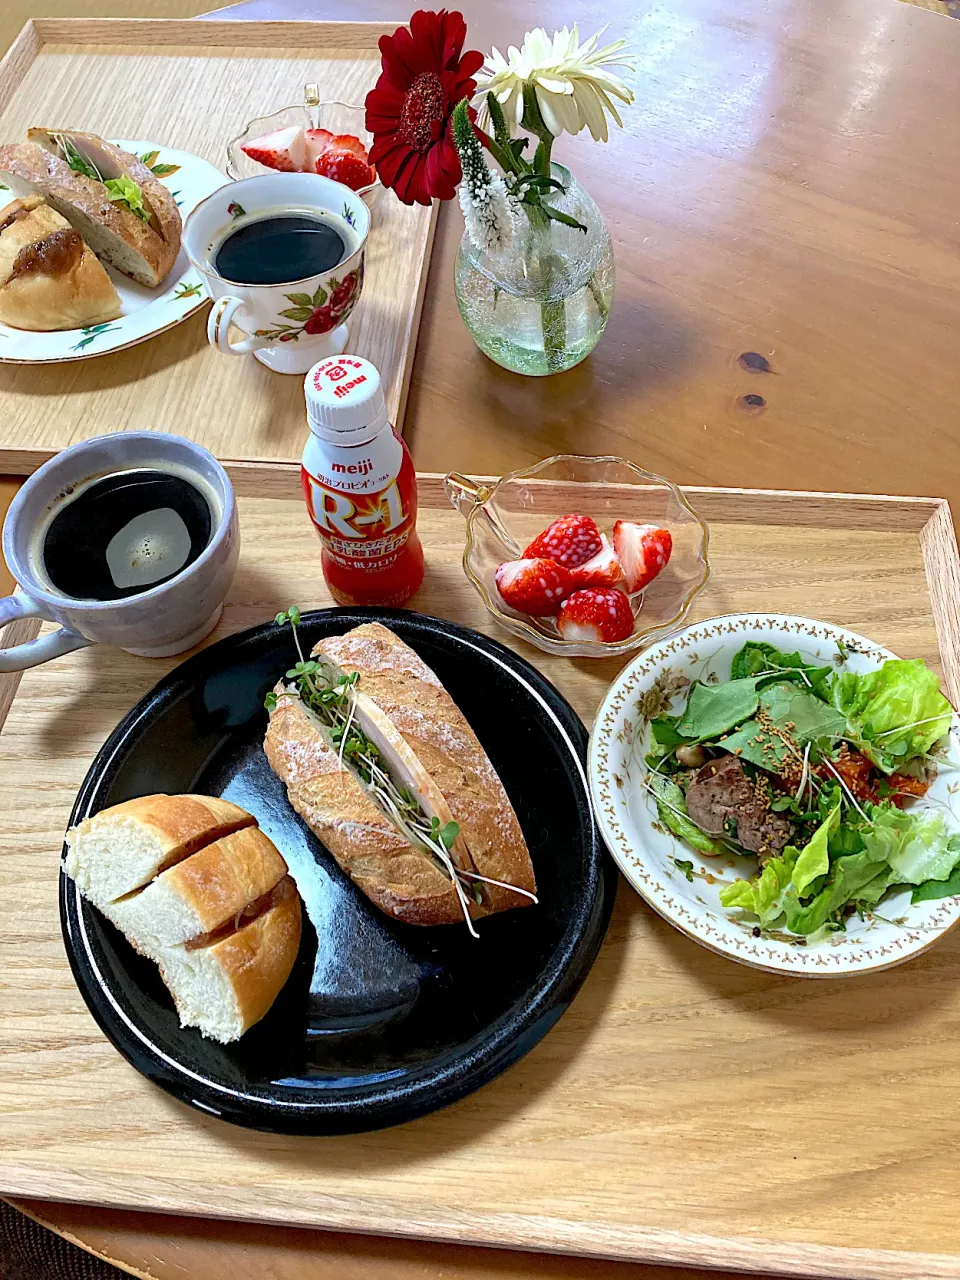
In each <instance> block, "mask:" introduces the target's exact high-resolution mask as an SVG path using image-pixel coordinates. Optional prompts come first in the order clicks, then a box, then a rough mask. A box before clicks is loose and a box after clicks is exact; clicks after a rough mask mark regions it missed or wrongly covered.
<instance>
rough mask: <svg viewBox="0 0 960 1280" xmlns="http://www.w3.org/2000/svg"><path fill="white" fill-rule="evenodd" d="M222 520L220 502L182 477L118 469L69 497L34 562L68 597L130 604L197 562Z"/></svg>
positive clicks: (42, 534)
mask: <svg viewBox="0 0 960 1280" xmlns="http://www.w3.org/2000/svg"><path fill="white" fill-rule="evenodd" d="M217 519H218V518H217V516H216V514H215V512H214V510H213V508H212V497H211V496H208V495H207V494H206V493H205V492H204V491H203V490H201V489H200V488H199V487H198V486H197V485H195V484H193V483H191V482H190V481H189V480H187V479H186V478H185V477H184V476H181V475H178V474H177V473H176V472H172V471H160V470H157V469H155V468H152V467H138V468H135V469H132V470H129V471H118V472H116V473H115V474H113V475H108V476H102V477H100V478H97V479H94V480H92V481H90V482H88V483H86V484H83V485H78V486H76V487H75V489H74V490H73V492H72V493H66V494H65V495H64V496H63V497H62V498H61V500H60V501H59V502H58V503H57V504H56V506H55V507H54V510H53V514H52V518H51V519H50V520H49V522H48V523H47V524H46V526H45V527H44V528H42V529H41V531H40V545H39V546H38V547H37V549H36V553H35V554H34V556H33V557H32V558H33V559H34V560H39V564H40V566H42V569H43V576H45V577H46V578H47V579H48V580H49V582H50V584H51V585H52V587H53V588H54V590H56V591H58V592H60V593H61V594H62V595H65V596H70V597H71V598H73V599H75V600H122V599H125V598H126V597H127V596H133V595H138V594H139V593H140V592H142V591H149V590H150V589H151V588H152V587H157V586H159V585H160V584H161V583H163V582H167V581H168V580H169V579H170V578H173V577H175V576H176V574H178V573H180V572H181V571H182V570H184V569H186V568H187V567H188V566H189V565H191V564H193V562H194V561H195V560H197V559H198V558H199V557H200V556H201V555H202V554H203V552H204V551H205V550H206V548H207V546H208V545H209V543H210V539H211V537H212V536H213V532H214V530H215V528H216V525H217Z"/></svg>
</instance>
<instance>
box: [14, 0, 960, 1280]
mask: <svg viewBox="0 0 960 1280" xmlns="http://www.w3.org/2000/svg"><path fill="white" fill-rule="evenodd" d="M463 7H464V8H465V10H466V14H467V18H468V21H469V23H470V32H471V40H470V43H471V44H472V45H474V46H476V47H479V48H487V47H488V46H489V45H490V44H492V43H498V44H500V45H501V46H503V45H505V44H506V43H509V42H510V41H511V40H518V39H519V37H520V36H521V35H522V32H523V30H524V29H525V28H526V27H528V26H530V25H535V24H543V25H546V26H548V27H549V26H552V25H556V26H559V25H562V24H563V23H564V22H568V21H570V20H571V19H572V18H574V17H576V18H578V19H579V21H580V23H581V27H582V29H584V30H585V31H591V30H592V29H594V27H596V26H599V25H601V24H602V23H603V22H606V21H609V22H611V26H612V34H614V35H621V34H623V35H626V36H627V37H628V38H629V39H631V41H632V42H633V43H634V44H635V45H636V46H637V48H638V50H639V56H638V59H637V74H636V77H635V79H634V84H635V89H636V92H637V105H636V106H635V107H634V108H633V109H632V110H631V111H630V112H629V114H628V115H627V117H626V123H627V129H626V131H625V132H624V133H622V134H616V135H614V136H613V138H612V140H611V143H610V145H609V146H608V147H606V148H604V147H599V146H595V145H592V144H589V143H586V144H584V143H582V142H581V141H580V140H573V141H571V140H568V139H564V140H563V142H562V143H561V144H560V145H559V148H558V154H559V155H560V157H561V158H564V159H569V160H570V161H571V163H573V164H574V165H575V166H576V169H577V172H578V175H579V176H580V177H581V179H582V180H583V182H584V184H585V185H586V186H587V188H588V189H589V190H590V191H591V193H592V194H593V195H594V196H595V198H596V199H597V201H598V203H599V205H600V207H601V209H602V210H603V211H604V213H605V215H606V217H607V220H608V223H609V225H610V228H611V233H612V235H613V238H614V242H615V247H616V256H617V268H618V280H617V299H616V303H615V307H614V311H613V315H612V317H611V323H610V328H609V331H608V333H607V334H606V335H605V337H604V339H603V341H602V342H601V344H600V346H599V347H598V348H597V350H596V352H595V353H594V355H593V356H592V357H591V359H590V360H589V361H588V362H587V363H586V364H584V365H583V366H581V367H580V368H579V369H576V370H573V371H571V372H570V373H568V374H565V375H562V376H560V377H557V378H552V379H549V380H525V379H522V378H519V377H517V376H515V375H512V374H508V373H505V372H504V371H502V370H499V369H498V368H496V367H495V366H493V365H492V364H490V363H489V362H488V361H487V360H486V359H485V358H484V357H483V356H482V355H480V354H479V353H478V352H477V351H476V349H475V348H474V347H473V345H472V343H471V340H470V338H469V336H468V335H467V333H466V331H465V330H464V329H463V326H462V324H461V322H460V319H459V316H458V315H457V312H456V305H455V301H454V298H453V290H452V264H453V258H454V255H455V252H456V245H457V242H458V240H459V235H460V229H461V222H460V218H459V214H458V212H457V211H456V210H455V209H453V208H446V209H444V210H443V213H442V216H441V219H440V226H439V230H438V237H437V243H436V247H435V251H434V258H433V265H432V270H431V276H430V280H429V284H428V292H427V298H426V303H425V307H424V315H423V323H422V327H421V333H420V341H419V345H418V352H417V359H416V364H415V368H414V375H413V381H412V386H411V394H410V400H409V405H408V412H407V426H408V438H409V439H410V440H411V443H412V445H413V449H414V454H415V458H416V461H417V464H418V466H419V467H420V468H421V469H430V470H445V469H447V468H450V467H456V468H457V469H459V470H465V471H478V472H479V471H488V472H499V471H502V470H505V469H508V468H510V467H512V466H521V465H524V464H525V463H528V462H530V461H532V460H534V459H536V458H539V457H542V456H544V455H546V454H549V453H552V452H556V451H561V450H571V451H575V452H590V453H599V452H607V451H609V452H616V453H624V454H626V455H628V456H630V457H632V458H634V459H635V460H636V461H638V462H641V463H643V464H644V465H646V466H648V467H650V468H651V469H653V470H659V471H663V472H665V473H666V474H668V475H670V476H671V477H672V478H674V479H676V480H679V481H684V482H703V483H714V484H734V485H736V484H739V485H750V486H769V487H785V486H786V487H791V488H799V487H806V488H812V489H816V488H823V489H838V488H842V489H851V490H860V491H879V492H901V493H934V494H942V495H944V496H946V497H948V498H949V499H951V501H954V502H960V455H958V453H957V448H956V446H957V436H958V426H960V422H958V414H957V410H956V407H955V405H956V401H957V393H958V391H960V369H958V363H957V360H956V338H955V335H956V332H957V322H958V319H960V255H958V251H957V221H956V209H957V208H958V207H960V166H958V165H957V160H956V141H955V137H956V135H955V129H954V128H953V122H955V120H956V119H957V115H958V110H957V108H958V96H960V87H958V86H960V81H958V76H957V69H958V65H960V24H958V23H955V22H951V21H949V20H946V19H944V18H942V17H940V16H939V15H937V14H935V13H930V12H925V11H923V10H921V9H916V8H910V7H908V6H905V5H902V4H900V3H899V2H898V0H639V3H636V2H635V3H633V4H627V3H625V0H621V3H618V4H615V5H611V4H610V3H606V4H601V3H599V0H583V2H582V3H580V4H578V5H577V6H576V9H575V11H574V10H571V9H570V7H569V5H565V4H560V3H559V2H558V0H509V2H508V0H483V2H482V3H481V0H469V3H467V4H465V5H464V6H463ZM405 13H406V11H405V10H403V8H402V6H401V7H400V8H399V9H398V7H397V4H396V0H355V3H354V4H353V5H352V6H351V16H352V17H357V18H370V19H380V18H398V19H402V18H403V17H404V16H405ZM218 16H224V15H222V14H220V15H218ZM227 16H231V17H234V16H236V17H251V18H304V17H312V18H323V17H337V16H342V6H341V5H340V4H339V2H338V0H251V2H250V3H248V4H245V5H240V6H237V7H236V8H235V9H233V10H231V11H229V14H228V15H227ZM745 357H749V358H745ZM756 357H762V359H757V358H756ZM757 366H760V367H761V370H762V371H758V370H757ZM39 386H40V384H39V382H38V388H39ZM918 1176H919V1174H918ZM25 1207H28V1208H29V1209H30V1211H31V1212H34V1213H36V1215H37V1216H39V1217H41V1218H42V1219H43V1220H45V1221H46V1222H47V1223H49V1224H50V1225H52V1226H53V1227H54V1228H55V1229H57V1230H61V1231H63V1232H64V1233H65V1234H67V1235H69V1236H71V1237H72V1238H74V1239H76V1240H78V1241H79V1242H80V1243H82V1244H83V1245H84V1246H85V1247H88V1248H91V1249H93V1250H94V1251H96V1252H99V1253H101V1255H102V1256H108V1257H112V1258H113V1259H114V1260H116V1261H117V1262H119V1263H120V1264H121V1265H124V1266H126V1267H128V1268H130V1269H132V1270H134V1271H137V1272H139V1273H141V1274H145V1275H150V1276H154V1277H157V1280H166V1278H167V1277H172V1276H174V1275H177V1276H182V1275H185V1274H186V1275H196V1276H204V1277H211V1280H219V1277H220V1276H221V1275H222V1276H224V1277H226V1276H228V1275H229V1276H230V1277H231V1278H232V1280H246V1277H247V1276H251V1277H252V1276H254V1275H257V1276H259V1275H264V1274H266V1275H271V1276H276V1277H277V1280H301V1277H306V1276H308V1275H309V1276H311V1277H325V1276H328V1275H329V1276H331V1277H333V1276H336V1277H338V1280H339V1278H340V1277H344V1280H349V1278H350V1277H352V1276H353V1275H354V1274H356V1275H358V1276H359V1275H361V1274H362V1275H364V1276H365V1277H366V1276H369V1277H371V1280H401V1278H402V1280H407V1278H408V1277H409V1278H410V1280H413V1277H417V1280H428V1278H429V1280H435V1278H436V1280H439V1277H440V1276H441V1275H443V1276H445V1277H467V1276H469V1277H473V1278H475V1280H481V1278H482V1280H487V1278H488V1277H490V1280H492V1278H493V1277H500V1278H501V1280H502V1278H509V1280H515V1278H516V1280H519V1277H521V1276H524V1277H525V1276H528V1275H533V1274H537V1275H540V1276H543V1277H545V1280H560V1278H561V1277H564V1278H565V1277H573V1276H578V1277H593V1278H596V1280H599V1278H600V1277H603V1280H615V1278H616V1280H626V1278H627V1277H629V1278H630V1280H661V1276H662V1277H663V1278H664V1280H665V1278H666V1277H667V1276H670V1277H672V1278H673V1280H687V1278H688V1277H689V1276H690V1275H692V1273H683V1272H672V1271H671V1272H662V1273H661V1272H660V1271H659V1269H656V1268H652V1269H651V1268H642V1267H633V1266H624V1265H619V1264H612V1263H601V1264H598V1263H589V1262H585V1261H576V1260H570V1259H557V1258H549V1257H545V1256H543V1257H541V1256H536V1257H534V1258H526V1257H523V1256H521V1255H514V1254H504V1253H500V1252H497V1251H487V1250H474V1251H471V1250H465V1249H460V1248H456V1247H451V1246H432V1245H425V1246H423V1247H419V1246H415V1245H412V1244H409V1243H407V1244H400V1243H397V1242H391V1241H379V1240H375V1239H372V1238H365V1237H364V1238H357V1239H346V1238H342V1237H337V1236H326V1235H314V1234H312V1233H304V1232H284V1231H279V1230H277V1229H273V1228H271V1229H263V1228H260V1227H249V1228H237V1227H235V1226H232V1225H231V1226H229V1227H225V1226H223V1225H221V1224H217V1223H212V1222H205V1221H201V1220H188V1221H184V1222H179V1221H172V1220H169V1219H162V1218H157V1217H151V1216H147V1215H131V1214H119V1213H115V1212H104V1211H100V1210H96V1209H90V1208H79V1207H77V1206H66V1205H52V1204H43V1205H31V1206H25ZM775 1264H776V1260H775V1259H771V1267H772V1269H773V1270H775V1269H776V1265H775Z"/></svg>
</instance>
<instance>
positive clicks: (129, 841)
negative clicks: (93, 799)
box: [63, 795, 255, 910]
mask: <svg viewBox="0 0 960 1280" xmlns="http://www.w3.org/2000/svg"><path fill="white" fill-rule="evenodd" d="M254 825H255V819H254V818H252V817H251V816H250V814H249V813H247V812H246V811H245V810H243V809H241V808H239V807H238V806H237V805H235V804H231V803H230V802H229V801H228V800H219V799H216V798H214V797H213V796H194V795H183V796H169V795H153V796H141V797H139V798H138V799H136V800H126V801H124V803H123V804H117V805H114V806H113V807H112V808H110V809H104V810H102V811H101V812H100V813H98V814H95V815H94V816H93V817H92V818H85V819H84V820H83V822H81V823H80V824H79V825H78V826H76V827H73V828H71V829H70V831H68V832H67V852H66V855H65V857H64V860H63V869H64V871H65V872H66V874H67V875H68V876H70V877H71V878H72V879H73V880H75V881H76V883H77V887H78V888H79V890H80V892H81V893H82V894H83V895H84V897H86V898H89V899H90V901H91V902H92V903H93V905H94V906H95V907H100V908H101V910H102V909H103V908H104V907H106V906H107V905H109V904H110V903H111V902H116V900H117V899H118V898H122V897H123V896H124V895H126V894H129V893H132V892H133V891H134V890H135V889H139V888H141V887H142V886H143V885H145V884H147V882H148V881H150V880H152V879H153V878H154V876H156V875H158V874H159V873H160V872H161V871H164V870H166V868H167V867H172V866H173V865H174V864H175V863H178V862H180V861H182V860H183V859H184V858H187V857H189V855H190V854H192V853H195V852H196V851H197V850H198V849H202V848H203V846H204V845H208V844H211V843H212V842H213V841H215V840H219V839H221V838H222V837H223V836H227V835H230V833H231V832H233V831H239V830H241V829H242V828H244V827H252V826H254Z"/></svg>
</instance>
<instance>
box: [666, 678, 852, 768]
mask: <svg viewBox="0 0 960 1280" xmlns="http://www.w3.org/2000/svg"><path fill="white" fill-rule="evenodd" d="M754 679H757V677H754ZM723 687H724V686H723V685H715V686H714V688H717V689H722V688H723ZM758 704H759V705H760V706H762V707H763V708H764V710H765V711H766V712H767V715H768V716H769V717H770V719H771V720H772V721H773V723H774V724H775V725H776V726H777V728H779V729H780V730H782V731H783V733H786V734H787V735H788V736H789V738H790V739H791V741H792V742H793V743H794V744H795V747H796V749H798V750H802V749H803V747H804V746H805V745H806V744H807V743H808V742H816V741H817V739H819V738H825V737H833V736H836V735H839V734H843V733H844V732H845V731H846V727H847V724H846V720H845V719H844V717H843V716H842V715H840V713H839V712H837V711H835V710H834V708H833V707H831V706H829V705H828V704H827V703H825V702H822V701H821V700H820V699H819V698H817V697H815V696H814V695H813V694H812V693H808V692H807V690H806V689H801V688H798V687H797V685H795V684H774V685H767V687H766V688H765V689H762V690H761V691H760V693H759V695H758ZM788 725H790V726H791V727H790V728H789V729H788V728H787V726H788ZM681 727H682V726H681ZM723 747H724V750H726V751H737V752H738V753H739V755H740V757H741V759H743V760H749V761H750V763H751V764H755V765H758V766H759V767H760V768H761V769H769V770H771V771H773V772H775V771H776V770H777V769H778V768H779V766H780V765H781V764H783V762H784V760H785V759H786V758H787V756H788V755H789V754H790V748H789V747H788V746H787V744H786V742H785V741H784V740H783V738H782V737H781V736H780V735H779V734H775V733H768V732H766V731H765V730H764V729H763V728H762V727H761V726H760V724H759V722H758V721H756V720H748V721H747V722H746V723H745V724H743V725H742V726H741V727H740V729H739V730H738V732H736V733H733V734H731V735H730V736H729V737H727V738H725V739H724V742H723Z"/></svg>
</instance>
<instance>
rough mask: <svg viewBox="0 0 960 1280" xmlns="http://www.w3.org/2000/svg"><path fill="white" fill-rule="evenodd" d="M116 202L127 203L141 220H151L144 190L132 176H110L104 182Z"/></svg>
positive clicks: (111, 197)
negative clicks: (144, 197)
mask: <svg viewBox="0 0 960 1280" xmlns="http://www.w3.org/2000/svg"><path fill="white" fill-rule="evenodd" d="M103 185H104V186H105V187H106V188H107V190H108V191H109V192H110V199H111V200H112V201H113V202H114V203H115V204H125V205H126V206H127V208H128V209H129V210H130V212H131V213H133V214H135V215H136V216H137V217H138V218H139V219H140V220H141V222H149V221H150V210H149V209H147V208H146V207H145V205H144V203H143V192H142V190H141V189H140V187H139V186H138V185H137V183H135V182H134V180H133V179H132V178H127V177H120V178H108V179H107V181H106V182H105V183H104V184H103Z"/></svg>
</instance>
